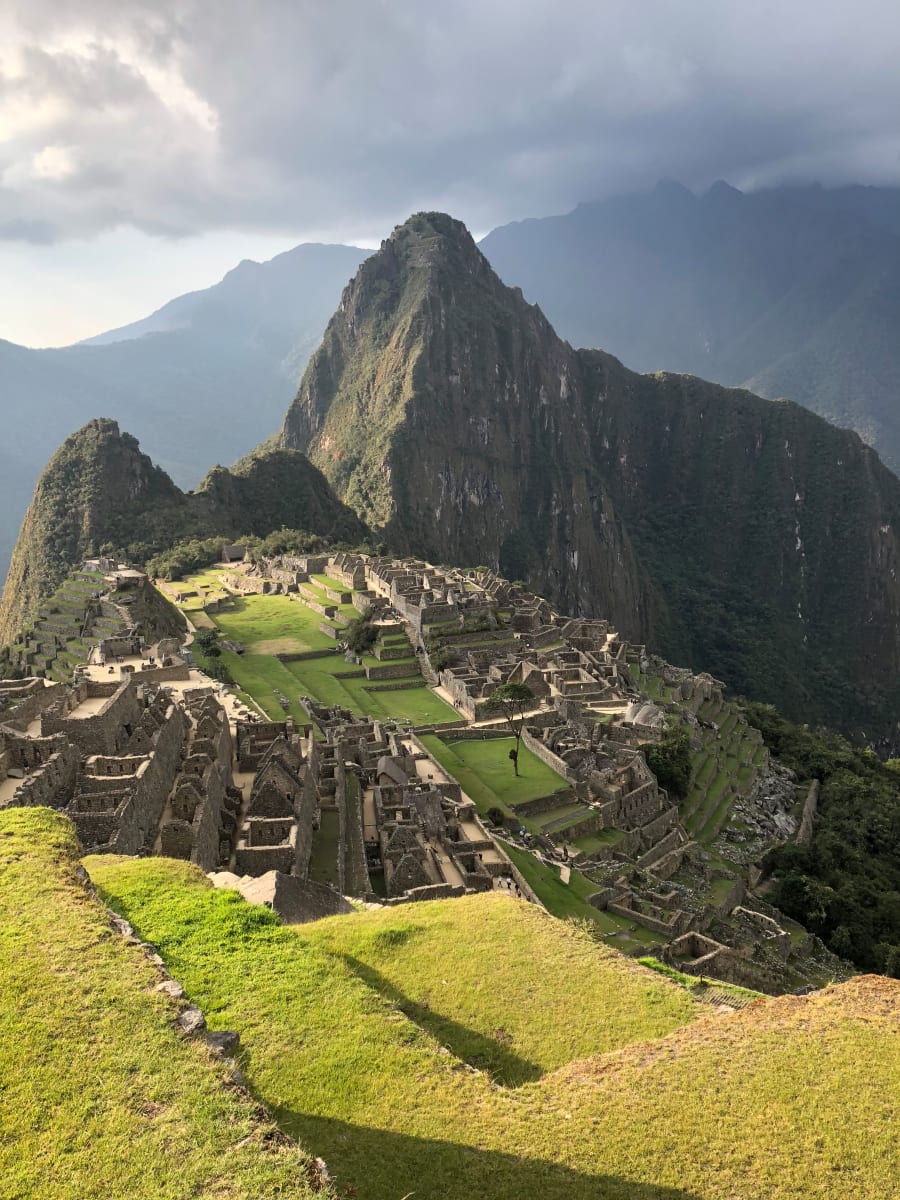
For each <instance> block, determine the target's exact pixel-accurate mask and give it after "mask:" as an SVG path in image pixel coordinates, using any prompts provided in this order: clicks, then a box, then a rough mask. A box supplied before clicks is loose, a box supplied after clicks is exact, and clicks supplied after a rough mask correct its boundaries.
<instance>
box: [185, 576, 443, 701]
mask: <svg viewBox="0 0 900 1200" xmlns="http://www.w3.org/2000/svg"><path fill="white" fill-rule="evenodd" d="M220 581H221V572H220V571H211V572H206V573H201V574H195V575H191V576H189V577H188V579H186V580H185V582H184V589H183V594H184V592H187V591H188V589H190V590H191V592H192V593H197V594H196V596H195V595H193V594H188V595H186V597H185V599H184V600H183V601H182V602H181V606H182V608H183V609H184V610H185V611H186V612H187V613H188V615H189V616H190V617H191V619H192V620H194V621H195V622H196V620H197V618H196V606H197V605H200V606H201V607H202V605H203V603H204V595H205V593H206V592H207V591H211V592H217V591H220V590H221V584H220ZM330 582H332V583H334V581H333V580H331V581H330ZM335 586H337V585H335ZM350 612H352V613H354V614H355V613H356V610H355V609H352V608H351V609H350ZM207 615H208V617H209V621H210V624H212V625H213V626H214V628H215V629H217V630H218V631H219V632H220V633H221V636H222V637H223V638H225V639H227V640H229V641H233V642H239V643H240V644H241V645H243V647H244V653H243V654H235V653H233V652H232V651H229V650H225V649H223V650H222V654H221V658H220V659H218V663H219V664H221V665H220V666H219V667H218V668H216V667H214V672H215V670H219V671H221V670H226V671H227V672H228V675H229V676H230V677H231V678H232V679H233V680H234V681H235V683H236V684H237V685H238V686H239V687H240V688H241V689H242V690H243V691H245V692H247V693H248V694H249V695H250V696H252V697H253V698H254V699H255V700H256V701H257V703H259V705H260V706H261V707H262V708H263V710H264V711H265V712H266V714H267V715H268V716H270V717H271V718H272V719H274V720H278V719H280V718H281V717H283V716H284V714H285V712H287V713H289V714H290V715H291V716H293V717H294V718H295V719H296V720H298V721H300V720H304V719H305V714H304V712H303V710H302V708H301V707H300V705H299V703H298V697H299V696H301V695H304V696H311V697H312V698H313V699H314V700H317V701H319V703H321V704H340V705H342V706H343V707H344V708H349V709H350V711H351V712H353V713H356V714H357V715H360V716H361V715H369V716H372V717H375V718H376V719H378V720H402V721H409V722H410V723H411V724H413V725H429V724H435V725H440V724H446V723H447V722H451V721H454V720H457V719H458V714H457V713H456V712H455V710H454V709H452V708H451V707H450V705H449V704H446V703H445V702H444V701H443V700H441V698H440V697H439V696H436V695H435V694H434V692H432V691H431V690H430V689H429V688H428V687H426V685H425V681H424V679H423V678H422V675H421V673H420V671H419V664H418V661H417V660H416V657H415V655H414V654H413V653H412V646H410V645H409V641H408V639H407V637H406V634H405V633H404V632H403V631H402V630H401V631H400V632H397V631H395V630H392V631H391V632H389V633H386V634H381V635H379V634H378V629H377V627H376V626H374V625H373V624H372V623H371V622H369V621H366V620H364V619H362V618H361V619H360V625H359V628H360V629H361V631H362V632H363V636H364V637H366V638H368V637H369V636H370V635H371V634H374V635H375V637H376V640H377V641H380V642H383V643H385V644H387V645H390V646H392V647H398V646H403V645H404V644H405V645H406V646H408V647H409V650H410V654H409V656H408V657H407V658H401V659H390V660H385V664H381V663H380V661H379V660H378V659H377V658H375V657H373V656H372V655H369V654H365V655H363V656H362V657H363V666H362V667H359V666H356V664H355V663H352V662H347V661H346V659H345V658H344V655H343V654H341V653H340V652H339V650H338V648H337V642H336V641H335V639H334V638H333V637H330V636H329V635H328V634H327V633H323V632H322V630H321V628H320V626H321V624H322V622H323V620H324V618H323V617H322V616H320V614H319V613H316V612H314V611H313V610H312V609H311V608H308V607H307V606H306V605H305V604H303V603H302V602H300V601H298V600H296V599H292V598H289V597H287V596H263V595H250V596H235V597H230V598H229V601H228V604H227V605H226V606H224V607H222V608H218V609H216V610H215V611H213V612H211V613H209V614H207ZM350 628H351V626H350V625H348V626H347V629H346V630H343V631H342V633H341V636H342V637H346V635H347V630H349V629H350ZM315 651H318V652H321V653H320V655H319V657H314V658H302V659H297V658H293V657H292V656H293V655H297V654H306V653H310V652H315ZM200 655H201V656H202V655H203V650H202V647H201V649H200ZM276 655H283V656H284V661H282V659H281V658H277V657H275V656H276ZM206 662H207V660H206V659H204V660H203V665H204V666H205V665H206ZM388 662H390V663H392V664H398V665H405V666H407V667H408V673H407V674H404V675H403V676H401V677H400V678H397V679H394V678H391V679H385V680H379V679H372V680H369V679H367V678H366V674H365V669H364V668H365V667H367V666H368V667H378V666H380V665H386V664H387V663H388ZM219 677H220V676H219V675H216V678H219ZM387 684H389V685H391V687H390V688H387V687H385V685H387ZM380 689H383V690H380ZM281 696H285V697H286V698H287V700H288V707H287V709H285V708H284V706H283V705H282V703H281V699H280V697H281Z"/></svg>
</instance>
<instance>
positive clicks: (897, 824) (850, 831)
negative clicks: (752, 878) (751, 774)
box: [745, 705, 900, 978]
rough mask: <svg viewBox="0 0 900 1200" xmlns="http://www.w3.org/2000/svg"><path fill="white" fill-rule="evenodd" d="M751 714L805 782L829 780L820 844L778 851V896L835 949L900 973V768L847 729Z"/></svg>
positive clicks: (764, 711)
mask: <svg viewBox="0 0 900 1200" xmlns="http://www.w3.org/2000/svg"><path fill="white" fill-rule="evenodd" d="M745 712H746V715H747V719H748V720H749V721H750V722H752V724H754V725H755V726H756V727H757V729H759V730H760V731H761V732H762V735H763V737H764V739H765V742H766V745H767V746H768V747H769V749H770V750H771V752H772V753H773V754H775V755H777V756H778V758H780V759H781V761H782V762H783V763H785V764H786V765H787V766H789V767H790V768H791V769H792V770H794V771H796V772H797V775H798V776H799V778H800V779H818V780H820V781H821V791H820V794H819V803H818V809H817V812H816V819H815V822H814V823H813V835H812V841H811V842H810V843H809V845H806V846H799V845H795V844H789V845H785V846H782V847H780V848H778V849H776V850H774V851H773V852H772V853H771V855H770V856H769V860H768V861H769V863H770V865H771V866H772V868H773V870H774V871H775V877H776V882H775V888H774V891H773V892H772V894H771V896H770V899H771V900H772V902H773V903H774V904H776V905H777V906H778V907H779V908H781V909H783V910H784V912H786V913H787V914H788V915H789V916H791V917H794V918H795V919H796V920H797V921H799V922H800V923H801V924H802V925H805V926H806V928H807V929H809V930H811V931H812V932H813V933H816V934H818V935H819V937H820V938H822V940H823V941H824V942H825V944H826V946H828V948H829V949H830V950H832V951H834V953H835V954H838V955H840V957H842V958H848V959H850V961H851V962H854V963H856V964H857V966H859V967H862V968H863V969H864V970H874V971H878V972H880V973H881V974H884V975H892V976H894V977H895V978H900V775H898V774H897V772H896V771H895V770H892V769H891V767H889V766H885V764H884V763H881V762H879V760H878V758H877V757H876V756H875V755H874V754H873V753H872V752H871V751H868V750H858V749H855V748H854V747H853V746H851V745H850V744H849V742H847V741H845V740H844V739H843V738H841V737H839V736H838V735H837V734H833V733H827V732H825V731H813V730H810V729H808V728H807V727H806V726H797V725H792V724H790V722H788V721H786V720H784V718H783V717H781V716H779V714H778V713H777V712H776V711H775V710H774V709H773V708H769V707H767V706H765V705H750V706H748V707H747V708H746V709H745Z"/></svg>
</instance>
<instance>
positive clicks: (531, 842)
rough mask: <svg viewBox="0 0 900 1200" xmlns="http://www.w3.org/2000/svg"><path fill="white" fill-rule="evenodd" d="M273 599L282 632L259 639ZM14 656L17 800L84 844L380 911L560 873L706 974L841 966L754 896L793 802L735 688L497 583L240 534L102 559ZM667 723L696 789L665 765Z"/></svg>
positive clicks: (663, 954) (762, 981) (11, 768)
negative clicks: (511, 720) (183, 557)
mask: <svg viewBox="0 0 900 1200" xmlns="http://www.w3.org/2000/svg"><path fill="white" fill-rule="evenodd" d="M154 597H155V599H153V598H154ZM245 613H250V614H252V615H251V616H250V617H249V618H247V619H245V618H244V614H245ZM274 614H277V617H275V620H276V623H277V625H278V629H277V630H275V632H278V631H279V630H281V629H282V628H283V630H284V632H285V634H286V636H281V637H277V636H276V637H267V636H262V637H260V636H258V635H259V634H260V633H263V634H265V633H267V632H272V630H269V629H268V628H267V625H268V623H269V622H270V621H271V620H272V619H273V615H274ZM137 616H139V617H140V619H139V620H135V619H134V618H135V617H137ZM73 620H74V624H72V625H71V628H73V629H74V628H75V627H78V633H79V637H78V638H77V639H69V638H67V635H66V633H65V630H66V629H67V628H69V626H67V625H66V622H70V623H71V622H73ZM248 620H249V624H248ZM179 625H180V631H179V633H178V635H177V636H172V633H171V631H172V630H173V628H176V627H177V626H179ZM163 627H164V631H165V632H166V633H167V636H163V637H160V638H159V639H158V640H156V641H154V642H149V641H148V640H147V639H148V636H152V635H154V634H158V633H159V632H160V631H161V629H162V628H163ZM354 631H355V632H354ZM357 635H358V636H359V637H361V638H362V641H356V637H357ZM51 639H55V640H54V641H51ZM354 645H356V647H357V648H354ZM79 659H80V661H78V660H79ZM9 661H10V662H11V664H12V665H14V667H15V668H16V672H15V673H16V674H23V673H24V672H25V671H28V672H29V673H30V678H24V679H11V680H6V681H3V682H2V683H0V703H2V704H3V706H4V707H3V712H2V718H3V719H2V724H0V735H2V757H0V767H2V773H3V778H2V779H0V807H15V806H28V805H39V804H40V805H48V806H49V807H51V808H55V809H57V810H59V811H61V812H64V813H65V814H66V815H67V816H69V817H70V819H71V820H72V821H73V824H74V825H75V828H76V831H77V833H78V836H79V838H80V840H81V842H82V844H83V846H84V848H85V850H87V851H90V852H92V853H100V854H123V853H124V854H144V855H147V854H158V855H162V856H166V857H171V858H177V859H184V860H187V861H190V862H192V863H194V864H196V865H197V866H199V867H200V868H201V869H202V870H204V871H206V872H209V873H213V874H218V875H219V876H220V877H221V878H224V877H226V876H228V877H230V878H233V879H234V880H236V881H238V882H240V881H244V882H243V886H244V887H246V886H249V881H250V880H252V879H254V878H261V877H267V878H269V877H271V878H273V879H278V878H282V877H284V878H291V879H293V880H295V881H297V882H296V883H294V884H292V885H290V886H292V887H295V888H297V887H301V886H303V887H305V888H306V889H307V894H308V895H309V896H310V897H313V896H314V894H315V890H316V889H328V891H329V893H330V894H331V895H333V896H334V898H335V902H337V900H339V899H340V898H341V897H345V896H346V897H351V898H353V899H355V900H357V901H359V902H362V903H366V904H371V905H389V906H390V905H393V904H396V903H408V902H410V901H421V900H426V899H435V898H446V897H454V896H462V895H467V894H472V893H477V892H483V891H491V890H497V889H501V890H505V891H507V892H510V893H514V894H516V895H519V896H520V897H523V898H525V899H527V900H529V901H531V902H534V903H537V904H543V903H544V901H543V900H542V899H541V896H542V895H546V887H547V883H548V880H556V881H560V880H561V881H564V887H565V888H566V889H567V890H568V891H569V892H570V894H571V903H572V905H573V906H574V908H575V909H576V910H577V912H578V913H579V915H581V916H582V917H583V918H585V919H587V920H589V921H590V922H592V924H593V925H594V926H595V929H596V935H597V936H598V937H601V938H603V939H605V940H607V941H609V943H610V944H611V945H616V944H618V945H620V946H621V947H622V948H623V949H625V950H626V951H627V952H629V953H632V954H640V955H644V956H646V955H656V956H657V957H659V958H660V959H661V960H663V961H666V962H669V963H672V964H674V965H677V966H678V968H679V969H680V970H683V971H687V972H688V973H692V972H693V973H695V974H697V975H702V976H710V977H715V978H722V979H726V980H727V981H730V982H733V983H740V984H742V985H744V986H748V987H753V988H756V989H758V990H761V991H778V990H783V989H784V988H785V987H786V986H802V985H805V984H807V983H808V982H809V981H810V980H811V979H813V980H814V979H818V978H820V977H822V975H823V974H825V973H828V974H830V975H831V976H839V975H840V974H841V972H842V967H841V966H840V964H839V963H838V962H837V960H835V959H833V958H831V957H830V956H829V955H828V954H827V953H826V952H825V951H824V948H823V947H822V946H821V945H820V944H818V943H816V941H815V939H814V938H811V937H809V936H807V935H804V934H803V932H802V931H798V930H796V929H794V930H793V932H792V933H791V934H789V933H788V932H786V930H785V929H784V928H783V926H782V925H781V924H779V921H780V920H782V918H781V917H780V914H778V913H777V911H776V910H773V909H771V908H770V906H768V905H767V903H766V901H765V898H764V894H763V893H761V894H760V895H759V897H757V898H754V896H753V886H754V884H755V883H756V882H759V881H762V882H764V879H765V861H764V860H765V855H766V851H767V850H768V849H769V848H770V847H771V846H772V845H775V844H777V843H778V842H779V841H783V840H785V839H790V838H791V837H793V836H794V835H795V834H796V833H797V830H798V828H799V823H800V810H801V808H802V804H801V803H800V801H801V797H800V796H799V793H798V791H797V789H796V788H795V786H794V783H793V781H792V779H791V778H790V776H789V774H788V773H787V772H785V771H783V770H781V771H780V772H779V771H778V770H777V769H776V768H774V767H773V766H772V765H771V764H770V762H769V755H768V752H767V751H766V749H765V747H764V745H763V742H762V738H761V736H760V734H759V733H758V731H757V730H755V729H754V728H752V727H751V726H749V725H748V724H747V722H746V720H745V719H744V718H743V716H742V715H741V713H740V710H739V708H738V707H737V706H735V705H734V704H733V703H731V702H729V701H728V700H727V699H726V698H725V696H724V694H723V685H722V684H721V683H720V682H718V681H717V680H715V679H713V678H712V677H711V676H709V675H702V674H701V675H694V674H692V673H691V672H690V671H686V670H681V669H677V668H674V667H671V666H670V665H668V664H666V663H664V662H662V661H661V660H659V659H657V658H655V657H654V656H652V655H649V654H648V653H647V651H646V649H645V648H644V647H643V646H639V645H632V644H630V643H629V642H627V641H626V640H625V639H623V638H622V637H621V636H620V635H619V634H618V633H617V631H616V630H615V629H614V628H613V627H612V626H611V625H610V623H609V622H607V621H603V620H596V619H586V618H572V617H567V616H565V615H564V614H560V613H559V612H557V611H556V610H555V609H554V608H553V607H552V605H550V604H549V603H548V602H547V601H546V600H545V599H543V598H541V597H539V596H536V595H535V594H534V593H532V592H530V591H529V590H528V589H527V588H525V587H524V586H523V585H521V584H515V583H510V582H509V581H508V580H505V579H503V578H502V577H500V576H499V575H497V573H496V572H494V571H491V570H488V569H485V568H477V569H471V570H461V569H449V568H438V567H435V566H433V565H431V564H428V563H425V562H423V561H421V560H417V559H412V558H407V559H396V558H390V557H388V556H371V555H367V554H356V553H347V552H336V553H318V554H312V555H283V556H276V557H259V556H252V555H249V554H247V552H246V550H245V548H244V547H241V546H233V547H230V548H229V553H228V555H227V556H226V557H225V558H224V559H223V560H222V562H221V563H220V564H219V566H218V567H214V568H213V569H212V570H211V571H210V570H207V572H206V573H205V574H201V575H200V576H198V577H197V578H196V579H191V578H188V579H186V580H182V581H178V582H165V581H157V582H156V585H155V586H154V584H153V583H152V582H151V581H150V580H149V579H148V578H147V576H146V574H145V573H144V572H143V571H141V570H140V569H137V568H134V567H132V566H130V565H129V564H127V563H125V562H120V561H117V560H113V559H103V558H99V559H94V560H90V561H88V562H85V563H84V564H83V566H82V569H81V570H80V571H78V572H75V573H73V574H72V575H71V576H70V577H69V579H68V580H67V581H66V583H65V584H64V585H63V587H62V588H61V589H60V591H59V593H58V600H56V601H54V602H52V603H49V604H48V605H47V607H46V612H43V611H42V614H41V617H40V619H39V621H38V622H37V624H36V625H35V629H34V630H33V631H30V632H28V633H27V634H25V635H24V636H23V639H22V640H21V642H19V643H17V644H16V645H14V646H13V647H12V650H11V656H10V660H9ZM223 663H224V664H225V666H226V671H227V672H228V674H227V675H226V676H225V677H224V678H225V680H226V682H223V677H222V674H221V672H220V671H219V669H218V667H217V666H213V665H211V664H223ZM208 670H212V671H213V676H214V677H213V676H210V675H209V674H208V673H207V671H208ZM63 675H67V676H68V677H69V678H68V680H67V681H63V679H61V676H63ZM276 679H277V682H276ZM511 684H514V685H519V686H520V687H522V688H524V689H526V690H525V692H524V693H523V694H524V695H525V696H528V697H530V699H529V700H528V701H527V703H525V704H524V705H523V712H522V729H521V744H520V746H521V748H520V753H521V755H523V758H522V760H521V761H522V763H523V764H525V770H524V772H523V774H524V776H525V778H524V780H522V781H521V783H522V787H521V788H520V789H519V791H518V794H517V787H518V782H519V776H518V766H517V773H516V776H515V779H511V778H505V779H504V780H503V781H500V782H498V783H496V784H492V783H490V782H488V783H485V782H484V780H485V779H488V778H490V779H493V778H494V777H495V773H496V772H497V769H498V767H499V768H500V769H501V770H503V771H504V772H505V771H506V768H505V767H504V765H503V764H504V761H507V762H508V755H509V753H510V747H511V744H512V743H511V732H510V729H509V728H508V726H507V723H506V722H505V721H504V719H503V717H502V716H501V715H499V714H498V713H497V712H496V711H494V710H492V708H491V696H492V695H493V693H494V692H495V691H497V689H498V688H503V687H505V686H507V685H511ZM673 729H674V730H680V731H682V733H683V735H684V736H685V738H686V739H687V745H688V747H689V754H690V784H689V787H688V788H687V789H686V790H685V794H684V795H675V794H670V793H669V792H668V791H667V790H666V788H665V787H664V786H661V785H660V783H659V781H658V780H657V778H656V776H654V774H653V772H652V771H651V770H650V768H649V766H648V758H647V751H648V749H652V748H653V747H655V746H660V745H663V744H665V743H666V739H667V738H669V737H670V736H671V734H672V730H673ZM467 759H469V760H472V761H475V760H478V762H479V763H480V766H479V767H478V768H477V769H478V770H481V771H482V772H485V771H486V772H487V774H485V775H484V778H483V779H482V780H481V781H475V782H472V781H470V777H469V776H468V775H466V774H465V772H467V771H468V770H470V769H471V768H470V767H469V766H467V764H466V760H467ZM454 772H456V773H454ZM497 778H498V780H499V776H497ZM514 782H515V783H516V785H517V786H516V787H513V786H511V785H512V784H513V783H514ZM492 787H493V788H494V790H493V791H492V790H491V788H492ZM467 788H468V789H469V790H468V791H467ZM284 886H287V885H284ZM551 911H552V906H551ZM785 923H786V924H790V923H789V922H785ZM698 939H699V940H698Z"/></svg>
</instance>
